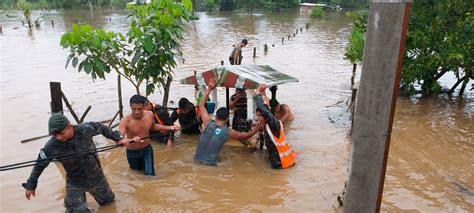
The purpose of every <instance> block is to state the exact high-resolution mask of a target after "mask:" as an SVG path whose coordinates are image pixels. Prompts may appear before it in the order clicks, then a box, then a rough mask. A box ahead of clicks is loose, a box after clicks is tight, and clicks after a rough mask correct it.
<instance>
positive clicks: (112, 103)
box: [0, 11, 474, 212]
mask: <svg viewBox="0 0 474 213" xmlns="http://www.w3.org/2000/svg"><path fill="white" fill-rule="evenodd" d="M6 13H7V12H0V24H1V25H2V26H3V35H0V97H1V100H0V111H1V113H0V118H1V122H0V129H1V135H0V140H1V141H0V147H1V149H0V165H7V164H12V163H17V162H21V161H26V160H32V159H35V158H36V156H37V153H38V151H39V149H40V148H41V147H42V146H43V145H44V143H45V142H46V141H47V138H45V139H41V140H37V141H34V142H30V143H26V144H20V140H23V139H26V138H31V137H35V136H39V135H44V134H45V133H46V132H47V119H48V117H49V116H50V113H49V111H50V105H49V102H50V91H49V82H50V81H57V82H61V83H62V90H63V92H64V93H65V95H66V96H67V98H68V99H69V101H70V102H71V104H72V105H73V107H74V109H75V111H76V112H78V113H79V114H81V115H82V113H83V112H84V111H85V109H86V108H87V106H88V105H91V106H92V109H91V111H90V112H89V114H88V116H87V117H86V121H100V120H106V119H110V118H112V117H113V115H114V114H115V113H116V112H117V110H118V101H117V82H116V81H117V80H116V75H114V74H110V75H108V76H107V79H106V80H96V81H95V82H94V81H92V80H91V79H90V77H88V76H86V74H85V73H78V72H77V71H76V70H74V69H72V68H71V67H69V68H67V69H65V68H64V66H65V61H66V57H67V54H68V52H67V50H63V49H62V48H61V47H60V46H59V41H60V37H61V35H62V33H64V32H65V31H67V30H68V29H70V28H71V25H72V24H73V23H75V22H76V20H77V21H78V22H80V23H87V22H90V20H89V11H56V12H55V11H52V12H45V13H44V14H42V15H43V20H44V21H43V25H42V26H41V27H40V28H37V29H34V30H32V31H29V30H28V29H27V28H24V27H22V26H21V22H19V21H18V20H15V19H9V18H7V17H6V16H5V14H6ZM8 13H10V12H8ZM94 16H95V19H96V23H95V26H96V27H101V28H104V29H107V30H114V31H120V32H125V31H126V30H127V29H128V25H129V20H127V19H125V17H126V13H125V12H123V11H97V12H96V13H95V14H94ZM197 16H199V18H200V19H199V20H197V21H194V22H191V23H189V24H188V26H187V31H188V33H187V34H186V36H185V38H186V40H185V41H184V43H183V52H184V57H185V59H186V62H185V64H180V65H179V66H178V68H177V69H176V70H175V71H174V72H175V78H174V81H173V83H172V86H171V87H172V88H171V94H170V100H172V101H173V103H171V106H176V103H177V101H178V100H179V99H180V98H181V97H187V98H188V99H190V100H194V93H193V92H194V88H193V87H192V86H187V85H181V84H179V80H180V79H182V78H184V77H187V76H189V75H192V73H193V71H205V70H208V69H210V68H213V67H215V66H217V65H219V64H220V61H221V60H224V61H225V63H226V64H227V63H228V61H227V58H228V54H229V52H230V51H231V49H232V45H233V44H234V43H237V42H239V41H240V40H241V39H242V38H247V39H248V40H249V45H248V46H247V48H244V53H243V55H244V58H243V62H242V63H243V64H268V65H270V66H272V67H274V68H275V69H277V70H279V71H281V72H284V73H287V74H289V75H292V76H294V77H296V78H298V79H299V82H298V83H289V84H285V85H282V86H280V87H279V90H278V95H277V97H278V99H279V101H280V103H286V104H288V105H290V107H291V108H292V110H293V112H294V114H295V121H293V122H292V123H290V124H289V125H287V126H286V136H287V139H288V141H289V143H290V144H291V145H292V146H293V147H294V149H295V150H296V151H298V152H299V153H300V154H299V157H298V158H297V162H298V164H297V166H296V167H294V168H291V169H288V170H283V171H278V170H272V169H270V166H269V163H268V162H267V160H266V158H265V157H266V155H265V153H264V152H255V153H251V152H250V151H249V150H248V149H245V148H244V147H242V146H236V145H233V144H231V145H226V146H225V147H224V149H223V151H222V157H223V162H222V164H221V165H220V166H219V167H206V166H200V165H197V164H195V163H194V162H193V156H194V152H195V148H196V144H197V137H196V136H185V135H180V136H179V138H178V139H177V146H176V147H175V149H173V150H168V149H167V148H166V147H165V146H163V145H160V144H153V147H154V151H155V153H154V154H155V169H156V170H157V176H156V177H145V176H143V175H142V174H141V173H139V172H134V171H131V170H130V169H129V168H128V163H127V161H126V157H125V153H124V150H123V149H115V150H113V151H110V152H107V153H104V154H101V155H100V156H101V162H102V166H103V168H104V171H105V174H106V176H107V178H108V180H109V183H110V184H111V187H112V190H113V191H114V192H115V194H116V202H114V203H112V204H111V205H108V206H103V207H99V205H98V204H97V203H95V202H94V201H93V199H92V198H91V197H88V205H89V206H90V208H91V209H93V210H95V211H100V212H116V211H119V212H156V211H178V210H182V211H193V212H194V211H209V210H212V211H246V212H249V211H255V210H257V211H286V212H319V211H324V212H328V211H329V212H330V211H340V209H338V208H337V205H336V203H337V202H336V201H335V199H336V197H337V195H339V194H340V193H341V192H342V190H343V188H344V182H345V180H346V178H347V162H348V156H349V147H350V141H349V139H348V137H347V134H348V130H349V127H350V120H349V117H350V116H349V113H348V110H347V109H348V106H347V101H348V100H349V99H350V90H349V88H350V77H351V71H352V65H351V64H350V63H349V62H348V61H346V60H344V59H343V54H344V48H345V46H346V38H347V36H348V34H349V32H350V23H351V20H350V19H349V18H347V17H346V16H345V15H344V14H343V13H333V14H330V15H329V16H327V17H325V18H324V19H323V20H321V21H312V20H310V19H309V17H308V16H307V15H306V14H299V13H294V12H289V13H275V14H272V13H257V14H255V15H253V16H248V15H247V14H244V13H197ZM51 20H54V22H55V28H52V26H51V24H50V22H51ZM308 22H309V23H310V24H311V27H310V28H309V29H308V30H306V29H304V26H305V24H306V23H308ZM16 27H18V29H14V28H16ZM300 27H303V33H301V34H298V35H296V37H293V36H292V38H291V39H290V41H286V38H285V43H284V44H282V43H281V38H282V37H287V35H288V34H291V35H292V34H293V33H294V32H295V30H296V29H297V28H300ZM264 44H268V45H269V46H270V49H269V52H268V53H267V54H263V45H264ZM273 45H274V46H273ZM253 47H257V58H255V59H253V58H252V49H253ZM445 81H446V82H448V83H449V82H450V80H449V79H446V80H445ZM122 82H123V83H122V84H123V97H124V100H125V101H124V105H125V110H126V111H125V112H126V113H128V112H130V110H129V108H128V104H127V103H128V99H129V97H130V96H131V95H132V94H134V88H133V87H132V86H131V85H130V84H127V82H124V81H122ZM143 91H144V90H143ZM218 93H219V97H220V101H221V102H220V103H219V104H220V105H221V106H223V105H225V103H224V102H223V100H224V97H225V96H224V94H225V91H224V90H222V89H220V90H218ZM473 98H474V97H473V94H472V91H471V92H470V93H467V95H466V96H465V97H464V98H459V97H454V98H449V97H447V96H446V97H445V96H441V97H433V98H425V99H419V98H404V97H400V98H399V100H398V103H397V109H396V117H395V123H394V129H393V134H392V143H391V145H392V146H391V147H390V155H389V161H388V169H387V177H386V180H385V192H384V198H383V204H382V209H383V211H400V210H418V211H425V212H426V211H435V212H446V211H448V212H472V211H474V196H473V191H474V177H473V173H472V170H473V169H474V167H473V165H474V152H473V151H474V141H473V138H474V122H472V120H473V115H474V101H473ZM150 99H151V100H152V101H155V102H161V100H162V94H161V93H155V94H153V95H152V96H151V97H150ZM66 115H67V116H69V118H71V120H72V117H71V116H70V114H69V112H66ZM96 139H97V143H98V146H99V147H100V146H105V145H107V143H111V142H109V141H106V140H105V139H104V138H102V137H96ZM30 172H31V168H23V169H18V170H12V171H6V172H0V191H1V193H0V204H1V205H0V210H1V211H2V212H31V211H39V212H63V211H64V208H63V207H62V205H63V198H64V195H65V181H64V172H63V171H62V168H61V166H60V165H59V164H58V165H55V164H51V165H50V166H49V167H48V168H47V169H46V170H45V171H44V172H43V174H42V176H41V178H40V179H39V184H38V188H37V190H36V197H34V198H33V199H32V200H30V201H28V200H26V199H25V197H24V190H23V188H22V187H21V183H22V182H24V181H26V179H27V178H28V176H29V173H30Z"/></svg>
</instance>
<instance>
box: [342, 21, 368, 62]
mask: <svg viewBox="0 0 474 213" xmlns="http://www.w3.org/2000/svg"><path fill="white" fill-rule="evenodd" d="M346 15H347V16H349V17H351V18H353V20H354V25H353V27H352V32H351V34H350V35H349V38H348V40H349V44H348V45H347V47H346V53H344V59H346V60H349V61H351V63H353V64H354V65H357V64H359V63H361V62H362V55H363V53H364V45H365V31H366V28H367V27H366V25H367V13H354V12H348V13H347V14H346Z"/></svg>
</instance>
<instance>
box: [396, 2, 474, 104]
mask: <svg viewBox="0 0 474 213" xmlns="http://www.w3.org/2000/svg"><path fill="white" fill-rule="evenodd" d="M473 8H474V2H473V1H462V0H453V1H437V2H436V3H432V2H425V1H415V2H413V4H412V11H411V16H410V21H409V28H408V34H407V41H406V47H405V50H406V52H405V57H404V64H403V72H402V76H401V86H402V89H404V91H405V92H406V93H407V94H413V93H414V92H415V86H416V85H421V89H422V93H423V94H424V95H430V94H433V93H439V92H443V90H442V87H441V85H440V84H439V82H438V79H440V78H441V77H442V76H443V75H445V74H446V73H454V74H455V76H456V78H457V82H456V83H455V84H454V85H452V86H451V88H450V89H449V90H448V91H447V92H448V93H453V92H454V91H455V89H456V88H457V87H458V86H459V85H461V89H460V95H462V94H463V92H464V90H465V88H466V85H467V84H468V82H469V80H471V79H474V73H473V67H474V49H473V48H474V36H473V35H474V15H473Z"/></svg>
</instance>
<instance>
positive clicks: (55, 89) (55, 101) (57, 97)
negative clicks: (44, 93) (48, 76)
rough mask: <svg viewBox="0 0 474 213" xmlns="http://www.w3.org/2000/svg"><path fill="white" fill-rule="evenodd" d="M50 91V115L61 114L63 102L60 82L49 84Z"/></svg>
mask: <svg viewBox="0 0 474 213" xmlns="http://www.w3.org/2000/svg"><path fill="white" fill-rule="evenodd" d="M49 88H50V91H51V113H57V112H61V113H63V101H62V98H61V97H62V96H61V94H62V92H61V83H60V82H49Z"/></svg>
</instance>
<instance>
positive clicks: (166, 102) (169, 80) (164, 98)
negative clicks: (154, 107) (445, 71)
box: [162, 76, 173, 108]
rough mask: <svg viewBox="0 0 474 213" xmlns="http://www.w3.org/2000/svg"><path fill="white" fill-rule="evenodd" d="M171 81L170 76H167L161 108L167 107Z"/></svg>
mask: <svg viewBox="0 0 474 213" xmlns="http://www.w3.org/2000/svg"><path fill="white" fill-rule="evenodd" d="M172 80H173V77H172V76H169V77H168V79H167V80H166V85H165V94H164V95H163V104H162V105H163V107H165V108H166V107H167V106H168V97H169V94H170V87H171V81H172Z"/></svg>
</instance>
